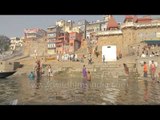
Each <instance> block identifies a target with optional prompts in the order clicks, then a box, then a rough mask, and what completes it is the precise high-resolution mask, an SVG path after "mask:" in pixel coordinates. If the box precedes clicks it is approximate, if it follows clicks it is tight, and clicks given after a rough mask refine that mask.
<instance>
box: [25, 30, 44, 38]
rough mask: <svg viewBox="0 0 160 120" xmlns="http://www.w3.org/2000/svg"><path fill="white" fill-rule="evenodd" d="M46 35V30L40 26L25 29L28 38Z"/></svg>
mask: <svg viewBox="0 0 160 120" xmlns="http://www.w3.org/2000/svg"><path fill="white" fill-rule="evenodd" d="M44 36H46V31H45V30H43V29H39V28H32V29H25V30H24V37H25V38H26V39H32V40H35V39H38V38H42V37H44Z"/></svg>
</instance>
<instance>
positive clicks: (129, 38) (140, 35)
mask: <svg viewBox="0 0 160 120" xmlns="http://www.w3.org/2000/svg"><path fill="white" fill-rule="evenodd" d="M122 32H123V34H122V35H106V36H99V38H98V46H99V50H100V51H101V49H102V46H103V45H116V46H117V54H118V53H119V52H121V53H122V55H123V56H126V55H128V49H129V46H131V45H134V44H138V43H140V42H141V41H144V40H157V39H159V38H156V32H160V27H150V28H138V29H135V28H124V29H122Z"/></svg>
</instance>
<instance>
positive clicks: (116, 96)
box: [0, 73, 160, 105]
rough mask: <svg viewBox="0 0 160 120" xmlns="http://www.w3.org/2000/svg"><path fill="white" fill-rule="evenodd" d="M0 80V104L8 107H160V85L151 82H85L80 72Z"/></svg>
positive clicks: (94, 78)
mask: <svg viewBox="0 0 160 120" xmlns="http://www.w3.org/2000/svg"><path fill="white" fill-rule="evenodd" d="M36 85H37V83H36V81H35V80H33V81H32V80H29V79H28V78H27V75H23V76H16V77H14V76H13V77H8V78H7V79H0V104H1V105H12V104H14V102H15V101H16V104H17V105H148V104H149V105H150V104H151V105H154V104H160V83H157V82H153V81H152V80H151V79H144V78H133V77H122V78H100V77H94V75H92V81H91V82H89V81H88V82H86V81H84V80H83V79H82V77H81V74H80V73H76V74H60V75H58V76H53V77H50V78H49V77H42V78H41V80H40V83H38V85H39V87H38V88H37V89H36Z"/></svg>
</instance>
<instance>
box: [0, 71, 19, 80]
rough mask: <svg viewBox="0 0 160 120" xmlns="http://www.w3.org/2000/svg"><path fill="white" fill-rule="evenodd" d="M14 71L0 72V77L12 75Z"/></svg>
mask: <svg viewBox="0 0 160 120" xmlns="http://www.w3.org/2000/svg"><path fill="white" fill-rule="evenodd" d="M15 72H16V71H10V72H0V78H6V77H9V76H11V75H13V74H14V73H15Z"/></svg>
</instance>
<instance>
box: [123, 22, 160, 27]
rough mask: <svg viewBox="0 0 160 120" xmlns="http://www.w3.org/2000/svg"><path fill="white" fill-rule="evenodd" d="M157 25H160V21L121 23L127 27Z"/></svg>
mask: <svg viewBox="0 0 160 120" xmlns="http://www.w3.org/2000/svg"><path fill="white" fill-rule="evenodd" d="M156 26H160V23H123V24H122V25H121V28H125V27H137V28H140V27H156Z"/></svg>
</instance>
